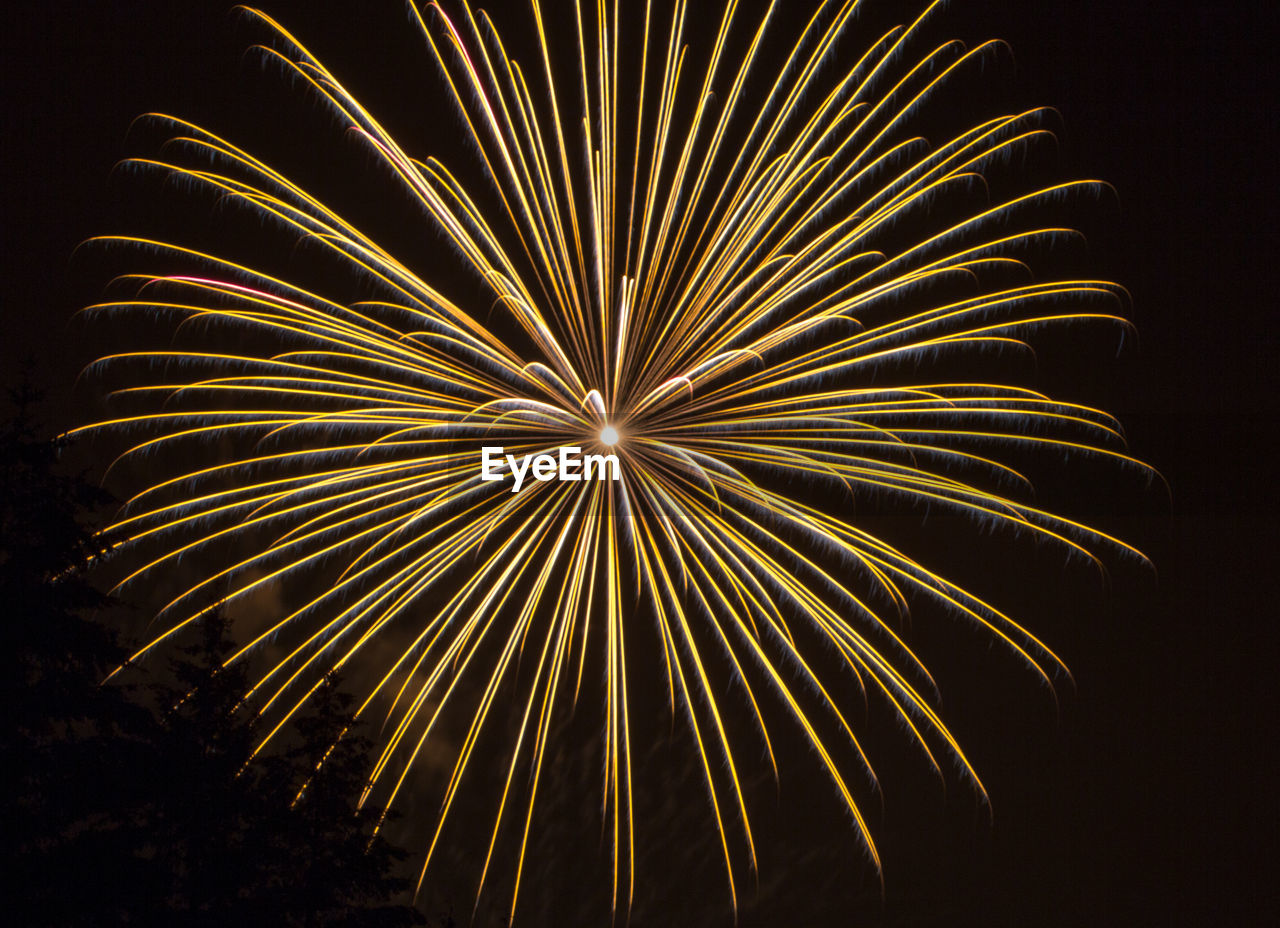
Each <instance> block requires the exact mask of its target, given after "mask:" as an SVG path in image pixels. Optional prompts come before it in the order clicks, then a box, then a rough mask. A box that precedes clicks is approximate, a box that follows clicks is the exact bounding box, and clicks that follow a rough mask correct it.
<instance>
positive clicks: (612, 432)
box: [600, 425, 618, 448]
mask: <svg viewBox="0 0 1280 928" xmlns="http://www.w3.org/2000/svg"><path fill="white" fill-rule="evenodd" d="M600 441H602V442H604V444H606V445H608V446H609V447H611V448H612V447H613V446H614V445H616V444H617V443H618V430H617V429H615V428H614V427H613V426H612V425H606V426H605V427H604V429H603V430H602V431H601V432H600Z"/></svg>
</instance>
